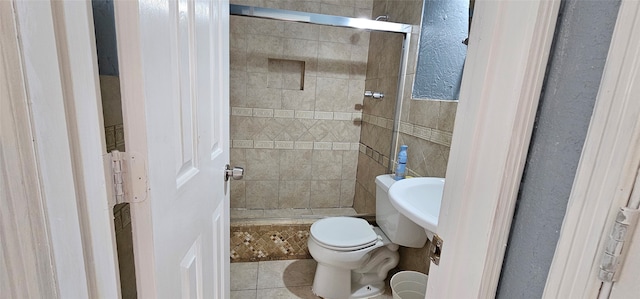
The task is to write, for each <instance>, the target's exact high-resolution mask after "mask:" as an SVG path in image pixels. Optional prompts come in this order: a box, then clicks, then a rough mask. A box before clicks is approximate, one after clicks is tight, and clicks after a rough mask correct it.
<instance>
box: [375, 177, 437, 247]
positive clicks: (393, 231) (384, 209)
mask: <svg viewBox="0 0 640 299" xmlns="http://www.w3.org/2000/svg"><path fill="white" fill-rule="evenodd" d="M395 182H396V181H395V180H394V179H393V175H391V174H383V175H379V176H377V177H376V222H377V223H378V226H379V227H380V228H381V229H382V231H383V232H384V233H385V235H387V237H388V238H389V240H391V242H393V243H395V244H398V245H402V246H405V247H414V248H421V247H423V246H424V244H425V242H426V241H427V234H426V232H425V231H424V228H422V227H421V226H419V225H417V224H415V223H413V222H412V221H411V220H409V218H407V217H405V216H404V215H402V214H400V212H398V210H396V208H394V207H393V205H391V201H390V200H389V187H391V185H393V183H395Z"/></svg>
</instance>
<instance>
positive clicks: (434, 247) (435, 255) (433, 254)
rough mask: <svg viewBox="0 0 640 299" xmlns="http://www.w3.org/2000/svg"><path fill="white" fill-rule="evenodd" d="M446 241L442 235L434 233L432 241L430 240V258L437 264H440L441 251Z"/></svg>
mask: <svg viewBox="0 0 640 299" xmlns="http://www.w3.org/2000/svg"><path fill="white" fill-rule="evenodd" d="M443 242H444V241H443V240H442V238H440V236H438V235H435V234H434V235H433V238H432V239H431V242H429V259H431V261H432V262H433V263H434V264H435V265H439V264H440V253H441V252H442V243H443Z"/></svg>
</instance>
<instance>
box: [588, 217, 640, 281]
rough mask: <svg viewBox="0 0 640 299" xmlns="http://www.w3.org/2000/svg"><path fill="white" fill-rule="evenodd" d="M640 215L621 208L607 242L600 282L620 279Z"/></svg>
mask: <svg viewBox="0 0 640 299" xmlns="http://www.w3.org/2000/svg"><path fill="white" fill-rule="evenodd" d="M638 215H640V210H638V209H630V208H626V207H624V208H620V210H619V211H618V214H616V220H615V222H614V224H613V227H612V228H611V233H610V234H609V236H608V237H607V240H606V241H605V245H604V252H603V253H602V259H601V261H600V271H599V272H598V278H599V279H600V280H602V281H604V282H614V281H616V280H617V279H618V275H619V273H620V269H621V268H622V265H623V263H624V258H625V257H626V255H627V251H628V249H629V246H628V244H629V243H630V242H631V236H632V235H633V232H634V230H635V227H636V224H637V223H638Z"/></svg>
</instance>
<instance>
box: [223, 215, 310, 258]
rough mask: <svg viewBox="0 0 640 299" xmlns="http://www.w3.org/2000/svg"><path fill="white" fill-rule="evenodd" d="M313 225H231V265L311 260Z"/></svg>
mask: <svg viewBox="0 0 640 299" xmlns="http://www.w3.org/2000/svg"><path fill="white" fill-rule="evenodd" d="M310 227H311V224H276V225H272V224H265V225H252V224H240V225H234V224H232V225H231V238H230V239H231V240H230V241H231V248H230V249H231V252H230V255H231V262H257V261H273V260H289V259H309V258H311V255H310V254H309V249H308V248H307V240H308V239H309V229H310Z"/></svg>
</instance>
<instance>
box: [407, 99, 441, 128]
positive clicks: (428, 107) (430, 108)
mask: <svg viewBox="0 0 640 299" xmlns="http://www.w3.org/2000/svg"><path fill="white" fill-rule="evenodd" d="M440 103H441V102H440V101H426V100H411V111H410V112H409V122H410V123H413V124H416V125H420V126H423V127H427V128H434V129H435V128H437V127H438V118H439V116H438V115H439V114H440Z"/></svg>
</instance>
